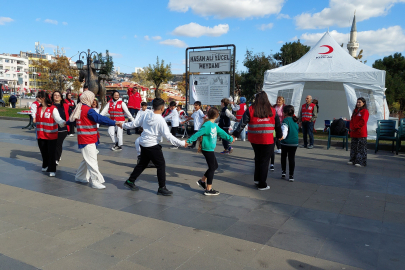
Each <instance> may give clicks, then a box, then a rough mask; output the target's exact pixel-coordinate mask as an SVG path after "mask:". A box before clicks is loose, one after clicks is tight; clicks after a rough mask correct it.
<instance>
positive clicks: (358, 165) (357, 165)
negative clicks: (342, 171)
mask: <svg viewBox="0 0 405 270" xmlns="http://www.w3.org/2000/svg"><path fill="white" fill-rule="evenodd" d="M354 166H356V167H363V166H361V165H360V164H354Z"/></svg>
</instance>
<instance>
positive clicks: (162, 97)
mask: <svg viewBox="0 0 405 270" xmlns="http://www.w3.org/2000/svg"><path fill="white" fill-rule="evenodd" d="M160 98H161V99H163V100H164V101H165V102H167V101H168V100H169V96H168V95H167V94H166V93H161V94H160Z"/></svg>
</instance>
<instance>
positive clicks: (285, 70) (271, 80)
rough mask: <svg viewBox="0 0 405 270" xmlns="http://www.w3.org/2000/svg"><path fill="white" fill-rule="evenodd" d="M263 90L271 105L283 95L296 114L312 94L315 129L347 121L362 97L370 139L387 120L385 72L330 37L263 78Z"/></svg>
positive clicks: (328, 35) (326, 35) (322, 39)
mask: <svg viewBox="0 0 405 270" xmlns="http://www.w3.org/2000/svg"><path fill="white" fill-rule="evenodd" d="M263 90H264V91H266V93H267V95H268V97H269V100H270V102H271V104H275V102H276V100H277V96H283V97H284V98H285V101H286V104H290V105H293V106H294V108H295V111H296V112H298V111H299V109H300V106H301V105H302V104H304V103H305V97H306V96H307V95H311V96H312V97H313V98H314V99H317V100H318V101H319V115H318V119H317V121H316V124H315V128H316V129H323V128H324V124H325V123H324V120H333V119H334V118H340V117H344V118H347V119H350V116H351V114H352V112H353V109H354V108H355V105H356V101H357V98H358V97H364V98H365V99H366V101H367V107H368V109H369V112H370V118H369V121H368V127H367V129H368V133H369V137H373V136H375V129H376V127H377V120H380V119H388V117H389V111H388V105H387V103H386V100H385V94H384V93H385V71H383V70H378V69H374V68H371V67H369V66H367V65H365V64H363V63H361V62H360V61H358V60H356V59H354V58H353V57H352V56H350V55H349V54H348V53H347V52H346V51H345V50H344V49H343V48H342V47H341V46H340V45H339V44H338V43H337V42H336V41H335V40H334V39H333V38H332V37H331V36H330V34H329V32H327V33H325V35H323V37H322V38H321V39H320V40H319V42H318V43H317V44H316V45H315V46H313V47H312V48H311V50H310V51H309V52H308V53H307V54H305V55H304V56H303V57H301V58H300V59H299V60H298V61H296V62H294V63H292V64H289V65H286V66H283V67H280V68H276V69H272V70H268V71H266V73H265V75H264V84H263Z"/></svg>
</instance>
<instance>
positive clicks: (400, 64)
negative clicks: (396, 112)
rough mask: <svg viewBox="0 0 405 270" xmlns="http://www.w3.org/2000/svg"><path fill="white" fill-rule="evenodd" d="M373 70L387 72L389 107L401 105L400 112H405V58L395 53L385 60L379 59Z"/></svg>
mask: <svg viewBox="0 0 405 270" xmlns="http://www.w3.org/2000/svg"><path fill="white" fill-rule="evenodd" d="M373 68H376V69H380V70H385V71H386V72H387V74H386V77H385V87H386V88H387V90H386V92H385V94H386V96H387V102H388V105H389V106H391V105H394V106H393V108H394V107H395V106H396V107H398V105H395V102H398V103H399V108H400V110H405V57H404V56H403V55H402V54H401V53H395V54H393V55H390V56H386V57H384V58H383V59H378V60H376V61H375V62H374V64H373Z"/></svg>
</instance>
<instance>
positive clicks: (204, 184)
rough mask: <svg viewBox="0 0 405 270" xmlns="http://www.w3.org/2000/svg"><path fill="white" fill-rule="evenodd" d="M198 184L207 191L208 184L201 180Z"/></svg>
mask: <svg viewBox="0 0 405 270" xmlns="http://www.w3.org/2000/svg"><path fill="white" fill-rule="evenodd" d="M196 183H197V185H199V186H200V187H202V188H203V189H207V184H206V183H205V182H203V181H201V179H200V180H198V181H197V182H196Z"/></svg>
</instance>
